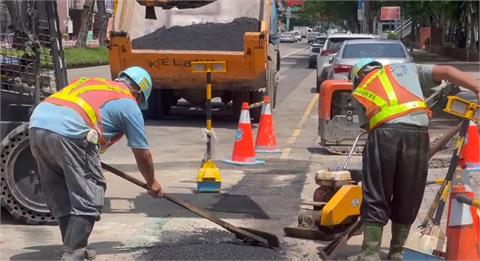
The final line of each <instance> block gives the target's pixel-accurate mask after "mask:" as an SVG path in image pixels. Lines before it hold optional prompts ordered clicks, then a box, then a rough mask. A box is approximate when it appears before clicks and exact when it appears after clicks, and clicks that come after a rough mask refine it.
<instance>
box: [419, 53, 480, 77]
mask: <svg viewBox="0 0 480 261" xmlns="http://www.w3.org/2000/svg"><path fill="white" fill-rule="evenodd" d="M410 55H411V56H412V57H413V61H414V62H415V63H419V64H439V65H451V66H453V67H455V68H457V69H459V70H460V71H464V72H469V73H471V74H472V76H473V77H474V78H475V79H476V80H477V81H478V82H480V62H465V61H459V60H455V59H454V58H451V57H447V56H441V55H439V54H435V53H430V52H428V51H425V50H421V49H413V52H411V53H410Z"/></svg>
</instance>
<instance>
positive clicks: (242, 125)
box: [222, 102, 265, 165]
mask: <svg viewBox="0 0 480 261" xmlns="http://www.w3.org/2000/svg"><path fill="white" fill-rule="evenodd" d="M222 161H223V162H224V163H227V164H232V165H261V164H265V161H263V160H257V159H255V150H254V148H253V135H252V125H251V123H250V112H249V108H248V103H246V102H244V103H243V104H242V112H241V113H240V120H239V121H238V129H237V132H236V133H235V144H234V145H233V152H232V159H231V160H222Z"/></svg>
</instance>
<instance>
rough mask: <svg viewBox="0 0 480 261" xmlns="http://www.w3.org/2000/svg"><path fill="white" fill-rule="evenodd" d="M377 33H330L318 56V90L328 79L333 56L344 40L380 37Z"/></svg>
mask: <svg viewBox="0 0 480 261" xmlns="http://www.w3.org/2000/svg"><path fill="white" fill-rule="evenodd" d="M378 38H379V37H378V36H377V35H373V34H344V33H342V34H330V35H328V36H327V40H326V41H325V43H324V44H323V46H322V49H320V53H319V54H318V56H317V91H319V90H320V85H321V84H322V82H323V81H325V80H326V79H327V76H328V68H329V66H330V61H331V57H333V56H335V54H336V53H337V52H338V50H339V49H340V47H341V46H342V44H343V42H344V41H346V40H355V39H378Z"/></svg>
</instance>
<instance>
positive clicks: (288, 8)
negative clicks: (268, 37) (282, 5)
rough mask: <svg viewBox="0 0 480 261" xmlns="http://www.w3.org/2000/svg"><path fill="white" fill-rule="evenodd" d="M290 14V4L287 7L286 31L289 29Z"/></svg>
mask: <svg viewBox="0 0 480 261" xmlns="http://www.w3.org/2000/svg"><path fill="white" fill-rule="evenodd" d="M291 16H292V11H291V10H290V6H288V7H287V32H288V31H290V17H291Z"/></svg>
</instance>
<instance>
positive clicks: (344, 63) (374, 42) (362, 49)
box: [327, 39, 412, 80]
mask: <svg viewBox="0 0 480 261" xmlns="http://www.w3.org/2000/svg"><path fill="white" fill-rule="evenodd" d="M363 58H372V59H375V60H376V61H379V62H380V63H381V64H383V65H387V64H394V63H406V62H411V61H412V58H411V57H410V55H409V54H408V52H407V49H406V48H405V46H404V45H403V43H402V42H400V41H398V40H382V39H370V40H347V41H345V42H343V45H342V47H341V48H340V50H339V51H338V53H337V54H336V55H335V57H334V58H332V60H333V61H332V63H331V65H330V68H329V69H328V76H327V79H329V80H330V79H334V80H347V79H348V74H349V73H350V69H351V68H352V66H353V65H355V63H357V62H358V61H359V60H360V59H363Z"/></svg>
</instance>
